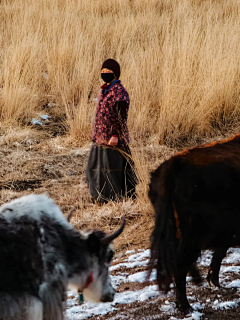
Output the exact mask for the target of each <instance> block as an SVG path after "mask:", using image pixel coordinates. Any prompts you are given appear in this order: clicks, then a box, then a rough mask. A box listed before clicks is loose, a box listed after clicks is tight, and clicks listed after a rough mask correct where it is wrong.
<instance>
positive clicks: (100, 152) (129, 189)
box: [86, 144, 138, 202]
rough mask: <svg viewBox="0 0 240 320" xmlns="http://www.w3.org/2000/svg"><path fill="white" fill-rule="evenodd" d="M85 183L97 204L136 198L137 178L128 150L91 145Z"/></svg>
mask: <svg viewBox="0 0 240 320" xmlns="http://www.w3.org/2000/svg"><path fill="white" fill-rule="evenodd" d="M86 175H87V183H88V187H89V190H90V193H91V195H92V197H93V198H94V199H96V200H98V201H99V202H107V201H108V200H118V199H119V200H122V198H123V197H133V198H135V197H136V193H135V187H136V183H137V181H138V180H137V177H136V174H135V172H134V163H133V161H132V159H131V153H130V149H129V148H128V147H127V148H126V149H125V151H121V150H120V149H117V148H114V147H105V146H100V145H96V144H94V145H92V147H91V151H90V155H89V159H88V164H87V170H86Z"/></svg>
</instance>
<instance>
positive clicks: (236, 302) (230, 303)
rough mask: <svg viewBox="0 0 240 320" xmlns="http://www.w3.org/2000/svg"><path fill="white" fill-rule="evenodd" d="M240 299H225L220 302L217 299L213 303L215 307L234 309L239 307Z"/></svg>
mask: <svg viewBox="0 0 240 320" xmlns="http://www.w3.org/2000/svg"><path fill="white" fill-rule="evenodd" d="M239 302H240V299H236V300H234V301H223V302H219V301H218V300H215V301H214V303H213V307H212V308H213V309H215V310H217V309H221V310H228V309H233V308H237V307H238V305H239Z"/></svg>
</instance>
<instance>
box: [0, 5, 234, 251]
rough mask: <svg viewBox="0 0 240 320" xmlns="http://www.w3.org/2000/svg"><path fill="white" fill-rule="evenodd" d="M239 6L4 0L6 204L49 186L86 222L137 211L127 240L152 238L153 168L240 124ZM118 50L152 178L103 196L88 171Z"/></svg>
mask: <svg viewBox="0 0 240 320" xmlns="http://www.w3.org/2000/svg"><path fill="white" fill-rule="evenodd" d="M239 14H240V2H239V1H237V0H225V1H220V0H181V1H180V0H80V1H79V0H1V1H0V121H1V124H0V162H1V167H0V190H1V198H0V204H2V203H4V202H6V201H9V200H10V199H13V198H15V197H18V196H20V195H23V194H27V193H30V192H33V191H34V192H38V193H40V192H49V194H50V196H52V197H53V198H54V199H55V200H56V202H57V203H58V204H59V205H60V206H61V208H62V209H63V211H64V213H67V212H68V211H69V210H70V209H71V208H72V207H73V206H74V207H75V208H76V212H75V215H74V217H73V223H74V224H75V225H76V226H79V227H102V228H105V230H107V231H108V230H112V229H114V228H115V227H116V225H118V224H119V221H120V217H121V216H122V215H123V214H126V216H127V219H128V222H129V223H128V227H127V230H126V232H125V234H124V235H123V237H122V238H121V240H120V239H119V243H117V246H118V247H119V248H120V247H131V246H132V245H136V244H137V245H139V244H141V245H142V246H143V247H144V246H148V244H149V243H148V242H149V234H150V231H151V228H152V225H153V219H152V217H153V211H152V207H151V205H150V203H149V201H148V197H147V190H148V182H149V173H150V171H151V170H153V169H154V168H156V167H157V166H158V165H159V164H160V163H161V162H162V161H163V160H164V159H166V158H167V157H169V156H170V155H171V154H173V153H174V152H175V151H177V150H179V149H181V148H183V147H187V146H191V145H194V144H196V143H203V142H205V141H209V140H213V139H220V138H221V137H223V136H230V135H232V134H234V133H236V132H239V127H240V121H239V119H240V117H239V116H240V86H239V82H240V32H239V30H240V19H239ZM108 57H112V58H115V59H117V60H118V61H119V62H120V64H121V67H122V75H121V80H122V82H123V84H124V85H125V87H126V88H127V90H128V91H129V93H130V98H131V108H130V114H129V128H130V133H131V138H132V140H131V147H132V153H133V158H134V160H135V163H136V170H137V174H138V177H139V179H140V183H139V185H138V189H137V192H138V198H137V200H134V201H132V200H127V201H125V202H123V203H108V204H107V205H103V206H97V205H96V204H93V203H91V201H90V196H89V193H88V190H87V186H86V180H85V173H84V171H85V167H86V163H87V157H88V151H89V148H90V132H91V128H92V125H93V119H94V114H95V108H96V101H95V99H96V98H97V95H98V92H99V86H100V85H101V80H100V66H101V63H102V62H103V60H104V59H106V58H108ZM42 114H48V115H50V116H51V119H50V120H49V121H48V122H45V124H44V125H43V126H40V125H38V126H37V125H36V126H33V125H32V124H31V119H32V118H36V119H39V117H40V115H42ZM143 235H144V236H143Z"/></svg>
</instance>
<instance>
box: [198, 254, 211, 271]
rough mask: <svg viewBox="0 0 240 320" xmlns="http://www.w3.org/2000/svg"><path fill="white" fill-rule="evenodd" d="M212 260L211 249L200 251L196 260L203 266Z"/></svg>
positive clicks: (206, 265)
mask: <svg viewBox="0 0 240 320" xmlns="http://www.w3.org/2000/svg"><path fill="white" fill-rule="evenodd" d="M211 260H212V251H211V250H205V251H202V252H201V256H200V257H199V258H198V260H197V262H198V263H199V264H200V265H201V266H203V267H208V266H209V265H210V263H211Z"/></svg>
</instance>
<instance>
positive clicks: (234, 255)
mask: <svg viewBox="0 0 240 320" xmlns="http://www.w3.org/2000/svg"><path fill="white" fill-rule="evenodd" d="M239 262H240V248H230V249H229V250H228V252H227V257H226V258H224V259H223V263H229V264H232V263H239Z"/></svg>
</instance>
